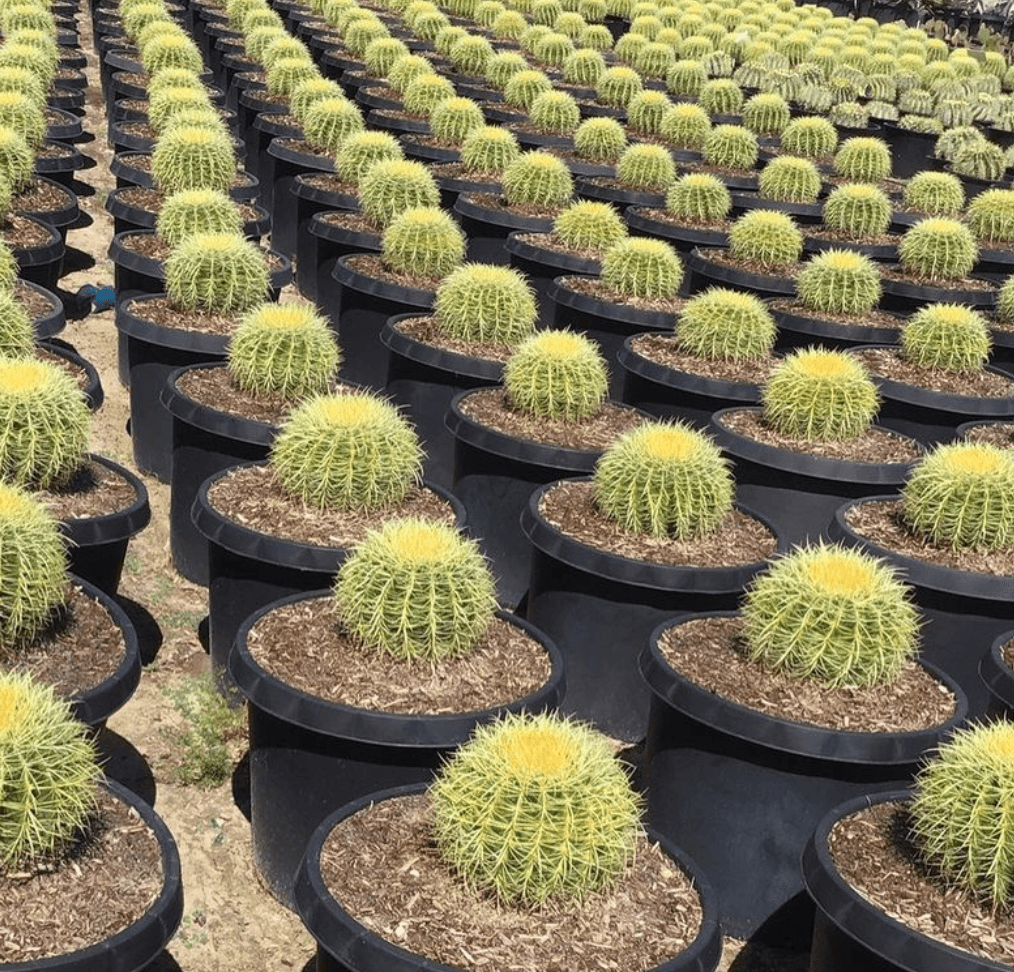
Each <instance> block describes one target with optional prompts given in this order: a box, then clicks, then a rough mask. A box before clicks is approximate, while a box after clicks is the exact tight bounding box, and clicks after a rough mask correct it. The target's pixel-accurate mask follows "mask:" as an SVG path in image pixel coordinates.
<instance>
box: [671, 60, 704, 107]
mask: <svg viewBox="0 0 1014 972" xmlns="http://www.w3.org/2000/svg"><path fill="white" fill-rule="evenodd" d="M707 82H708V73H707V71H706V69H705V67H704V65H703V64H701V62H700V61H691V60H688V59H686V58H684V59H682V60H679V61H676V63H675V64H673V65H672V66H671V67H670V68H669V71H668V73H667V74H666V76H665V83H666V87H667V88H668V89H669V90H670V91H671V92H672V93H673V94H674V95H683V96H685V97H688V98H696V97H697V96H698V95H700V93H701V89H702V88H703V87H704V85H705V84H707Z"/></svg>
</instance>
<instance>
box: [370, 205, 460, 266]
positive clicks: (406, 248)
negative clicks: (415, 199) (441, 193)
mask: <svg viewBox="0 0 1014 972" xmlns="http://www.w3.org/2000/svg"><path fill="white" fill-rule="evenodd" d="M381 255H382V257H383V260H384V265H385V266H386V267H387V268H388V269H389V270H393V271H394V272H395V273H403V274H408V275H410V276H413V277H427V278H436V277H445V276H446V275H447V274H449V273H450V272H451V271H452V270H453V269H454V268H455V267H456V266H458V265H459V264H460V263H461V261H462V260H464V258H465V235H464V233H462V231H461V228H460V227H459V226H458V224H457V223H456V222H455V221H454V220H453V219H452V218H451V217H450V215H449V214H448V213H446V212H444V211H443V210H442V209H438V208H436V207H419V208H416V209H406V210H405V211H404V212H403V213H399V214H398V215H397V216H395V217H394V219H392V220H391V222H390V223H388V224H387V228H386V229H385V230H384V234H383V236H382V238H381Z"/></svg>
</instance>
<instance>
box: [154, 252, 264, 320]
mask: <svg viewBox="0 0 1014 972" xmlns="http://www.w3.org/2000/svg"><path fill="white" fill-rule="evenodd" d="M165 278H166V279H165V286H166V293H167V294H168V295H169V300H170V301H171V302H172V304H173V305H174V306H176V307H179V308H182V309H184V310H205V311H213V312H216V313H219V314H235V313H240V312H242V311H246V310H249V309H250V308H251V307H253V306H254V305H255V304H259V303H260V302H261V301H263V300H264V298H265V297H266V296H267V293H268V285H269V274H268V265H267V260H266V259H265V257H264V253H263V252H262V251H261V250H260V249H258V248H257V246H255V245H254V244H253V243H250V242H248V241H247V240H244V239H243V237H242V236H236V235H233V234H230V233H196V234H194V235H193V236H190V237H187V238H186V239H185V240H184V241H183V242H182V243H180V244H179V245H178V246H177V247H175V248H174V249H173V250H172V251H171V252H170V254H169V256H168V258H167V259H166V264H165Z"/></svg>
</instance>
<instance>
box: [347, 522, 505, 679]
mask: <svg viewBox="0 0 1014 972" xmlns="http://www.w3.org/2000/svg"><path fill="white" fill-rule="evenodd" d="M496 606H497V605H496V595H495V591H494V583H493V575H492V574H491V573H490V569H489V566H488V565H487V563H486V561H485V559H484V558H483V556H482V554H481V553H480V551H479V547H478V545H477V544H476V543H475V542H474V541H472V540H469V539H467V538H466V537H464V536H463V535H462V534H461V533H460V532H459V531H458V530H457V529H455V528H454V527H453V526H450V525H448V524H445V523H438V522H435V521H429V520H420V519H400V518H393V519H390V520H388V521H387V522H386V523H384V525H383V526H382V527H381V528H380V529H379V530H375V531H372V532H370V533H369V534H368V535H367V537H366V539H365V540H364V541H363V542H362V543H360V544H358V545H357V546H356V548H355V549H354V550H353V551H352V553H351V554H350V556H349V558H348V560H346V561H345V563H344V564H343V566H342V568H341V570H340V571H339V572H338V578H337V580H336V582H335V610H336V611H337V614H338V616H339V618H341V622H342V624H343V625H344V626H345V627H346V628H347V629H348V630H349V631H351V632H352V633H353V634H354V635H355V637H357V638H358V639H359V640H360V641H361V642H362V643H363V644H364V645H365V646H367V647H370V648H376V649H377V650H379V651H382V652H385V653H387V654H390V655H393V656H395V657H396V658H401V659H404V660H406V661H408V660H412V659H426V660H428V661H439V660H440V659H442V658H450V657H453V656H455V655H461V654H464V653H465V652H468V651H470V650H471V649H472V648H473V647H474V646H475V645H476V643H477V642H478V640H479V639H480V638H481V637H482V635H483V634H484V633H485V631H486V628H487V627H488V626H489V623H490V621H491V620H492V619H493V615H494V612H495V611H496Z"/></svg>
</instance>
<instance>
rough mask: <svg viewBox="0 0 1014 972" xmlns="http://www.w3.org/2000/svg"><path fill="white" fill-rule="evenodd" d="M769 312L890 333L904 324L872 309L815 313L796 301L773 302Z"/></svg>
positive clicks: (891, 316)
mask: <svg viewBox="0 0 1014 972" xmlns="http://www.w3.org/2000/svg"><path fill="white" fill-rule="evenodd" d="M768 306H769V307H770V308H771V310H775V311H782V312H783V313H785V314H793V315H795V316H796V317H805V318H809V319H812V320H818V321H826V322H827V323H828V324H842V325H845V326H850V327H889V328H890V329H891V330H892V331H898V332H899V333H900V332H901V329H902V327H903V326H904V324H905V320H904V318H901V317H895V315H894V314H891V313H888V312H887V311H883V310H880V309H879V308H876V307H874V308H873V310H871V311H868V312H867V313H865V314H862V315H858V316H857V315H855V314H835V313H832V312H830V311H817V310H813V309H811V308H809V307H807V306H806V305H805V304H802V303H800V302H799V301H796V300H773V301H771V302H770V303H769V305H768Z"/></svg>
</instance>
